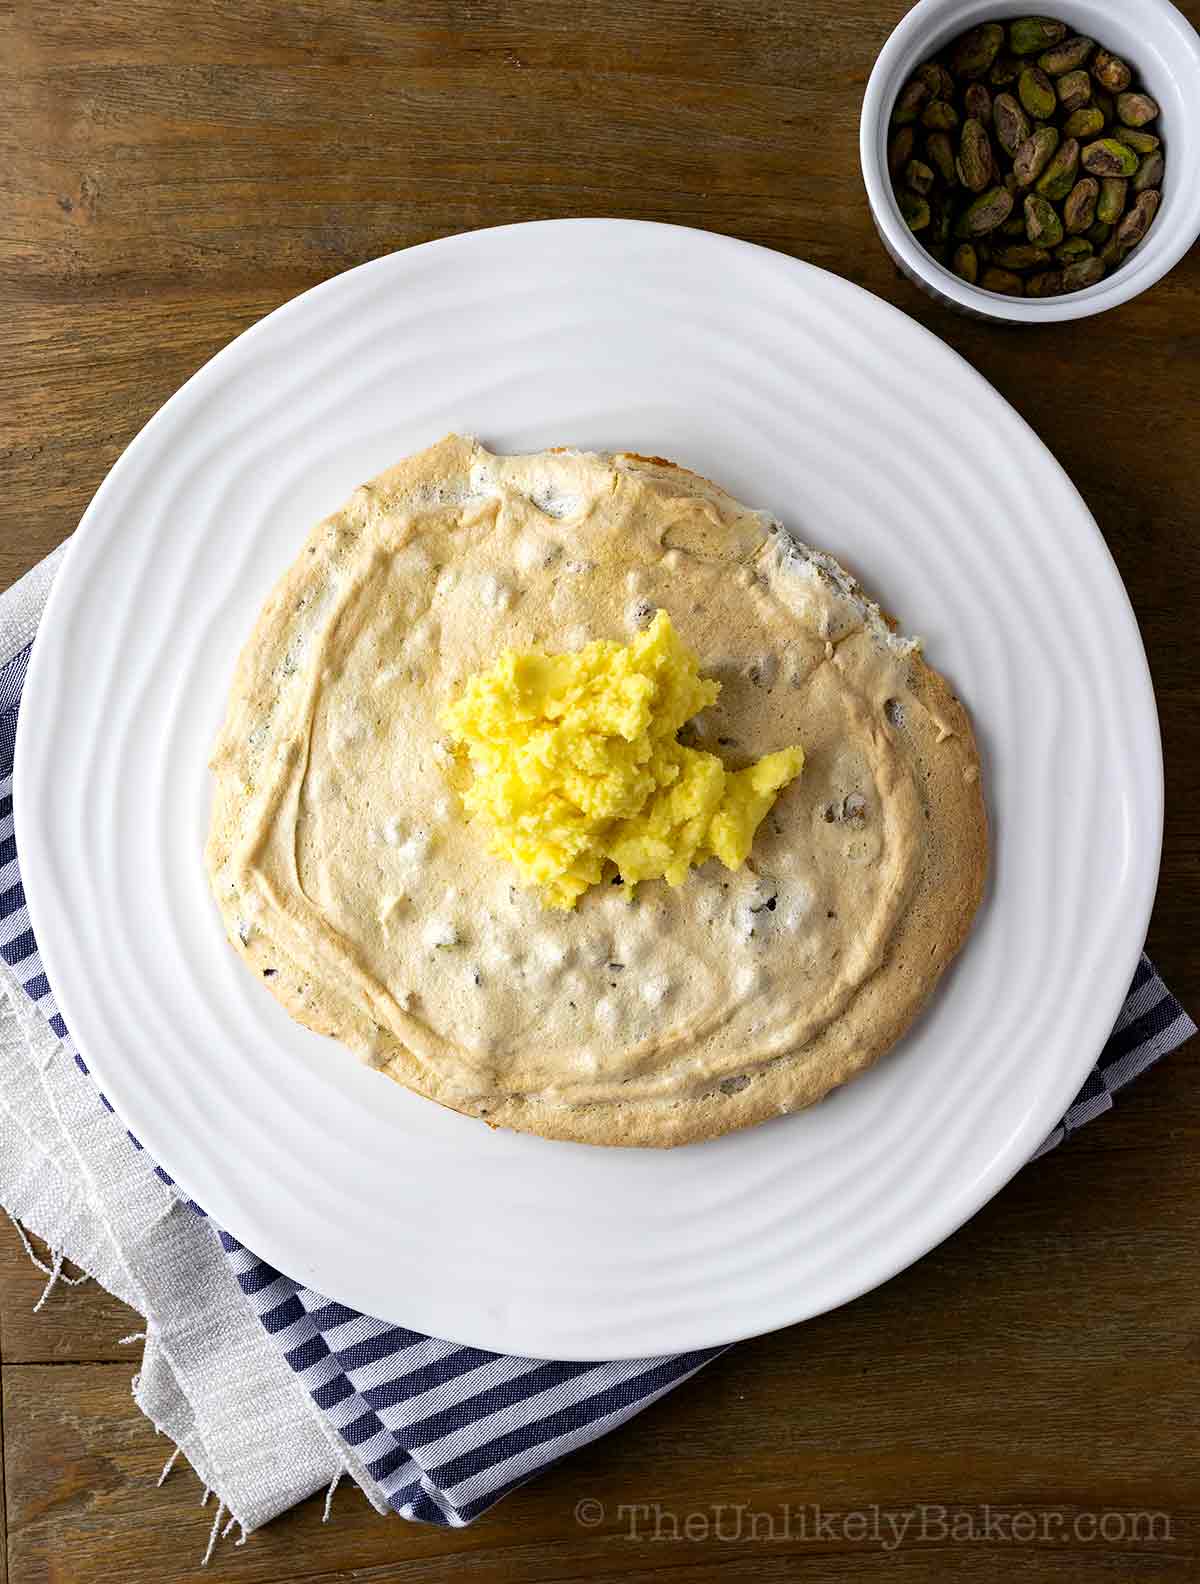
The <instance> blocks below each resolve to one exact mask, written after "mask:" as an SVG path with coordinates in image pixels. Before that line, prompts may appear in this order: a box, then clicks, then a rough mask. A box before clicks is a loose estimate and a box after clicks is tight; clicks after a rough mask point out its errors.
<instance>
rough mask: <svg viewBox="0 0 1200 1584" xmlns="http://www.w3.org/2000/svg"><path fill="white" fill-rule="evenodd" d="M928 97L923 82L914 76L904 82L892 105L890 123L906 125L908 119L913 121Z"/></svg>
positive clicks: (927, 90) (927, 91)
mask: <svg viewBox="0 0 1200 1584" xmlns="http://www.w3.org/2000/svg"><path fill="white" fill-rule="evenodd" d="M928 98H929V89H928V88H926V86H925V84H924V83H923V82H921V81H919V80H918V79H917V78H916V77H914V78H913V79H912V81H911V82H906V83H905V85H904V87H903V88H901V90H900V94H899V97H898V98H897V100H896V103H895V104H894V105H893V106H892V125H893V126H907V125H908V123H909V122H910V121H915V120H916V119H917V117H918V116H919V115H920V113H921V110H922V108H923V106H924V105H925V102H926V100H927V99H928Z"/></svg>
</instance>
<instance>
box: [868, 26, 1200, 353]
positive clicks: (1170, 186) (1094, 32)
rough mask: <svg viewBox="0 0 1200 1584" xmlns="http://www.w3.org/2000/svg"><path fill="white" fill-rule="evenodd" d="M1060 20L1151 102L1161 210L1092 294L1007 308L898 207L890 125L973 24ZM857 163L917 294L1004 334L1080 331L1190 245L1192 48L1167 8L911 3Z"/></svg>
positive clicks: (1197, 193) (1196, 115)
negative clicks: (1160, 166) (1055, 326)
mask: <svg viewBox="0 0 1200 1584" xmlns="http://www.w3.org/2000/svg"><path fill="white" fill-rule="evenodd" d="M1031 14H1033V15H1043V16H1055V17H1060V18H1061V19H1062V20H1063V21H1064V22H1065V23H1067V25H1068V27H1070V28H1071V29H1072V31H1074V32H1076V33H1084V34H1086V35H1087V36H1088V37H1089V38H1094V39H1096V40H1098V42H1099V43H1100V44H1101V45H1103V47H1104V48H1105V49H1110V50H1112V51H1113V52H1114V53H1115V54H1117V55H1120V56H1121V57H1122V58H1123V59H1124V60H1127V61H1128V62H1129V64H1130V65H1131V66H1132V67H1133V70H1134V75H1135V78H1136V79H1137V80H1138V81H1139V82H1140V84H1141V86H1143V87H1144V88H1145V89H1146V91H1147V92H1148V93H1150V94H1152V95H1153V96H1154V98H1155V99H1157V100H1158V102H1159V104H1160V106H1161V107H1162V115H1161V118H1160V121H1159V123H1157V124H1156V126H1155V128H1154V130H1155V131H1160V130H1161V134H1162V139H1163V145H1164V152H1165V154H1166V157H1167V163H1166V173H1165V179H1164V182H1163V195H1162V206H1161V208H1160V209H1159V211H1158V215H1157V217H1156V219H1155V221H1154V224H1153V225H1152V226H1151V227H1150V230H1149V232H1148V233H1147V235H1146V239H1145V241H1144V242H1142V243H1141V244H1140V246H1138V247H1137V248H1135V249H1134V251H1133V252H1132V253H1131V254H1130V255H1129V257H1128V258H1127V259H1126V260H1125V261H1124V263H1123V264H1122V265H1121V266H1120V268H1119V269H1116V270H1114V271H1113V273H1112V274H1111V275H1108V276H1106V277H1105V278H1104V279H1103V280H1102V281H1099V282H1098V283H1097V284H1096V285H1095V286H1089V287H1087V288H1086V289H1085V290H1084V291H1079V292H1073V293H1071V294H1070V295H1069V296H1063V297H1042V298H1038V299H1031V298H1024V297H1007V296H1002V295H1001V294H999V293H997V292H987V291H983V290H981V289H980V288H979V287H977V286H969V285H968V284H967V283H966V281H963V280H960V279H959V278H958V276H957V275H955V274H954V273H953V272H952V271H951V270H948V269H946V268H945V267H944V266H943V265H941V264H939V263H938V262H937V260H936V259H935V258H933V257H932V255H931V254H929V253H927V252H926V251H925V249H924V248H923V247H922V246H921V244H920V242H919V241H918V240H917V239H916V237H915V236H914V235H913V233H912V232H911V231H910V230H909V229H908V227H907V225H905V223H904V221H903V219H902V218H901V215H900V211H899V209H898V208H897V206H896V200H895V196H894V195H893V192H892V184H891V179H890V177H889V175H888V168H887V144H888V123H889V119H890V117H891V112H892V105H893V104H894V103H895V99H896V95H897V94H898V93H899V91H900V89H901V88H902V87H903V86H904V84H905V83H906V82H907V81H908V79H909V77H910V76H911V75H912V72H913V69H914V68H915V67H917V66H919V65H920V64H921V62H922V61H925V60H928V59H929V58H930V57H931V56H933V55H936V54H937V52H938V51H939V50H940V49H942V48H943V47H944V46H945V45H946V44H948V43H949V42H950V40H951V39H953V38H956V37H957V36H958V34H960V33H963V32H965V31H966V30H967V29H968V28H971V27H975V26H976V25H977V24H978V23H980V22H988V21H1002V20H1003V19H1005V18H1006V17H1014V16H1028V15H1031ZM859 154H860V157H861V160H862V171H863V179H864V181H865V182H866V185H867V199H868V201H869V203H870V205H871V216H872V218H873V220H874V221H875V228H876V230H877V231H878V232H879V235H880V239H881V240H882V242H883V245H884V247H885V248H886V249H887V250H888V252H889V253H890V254H891V256H892V258H893V260H894V261H895V262H896V264H898V265H899V267H900V268H901V269H902V270H903V271H904V272H905V274H906V275H908V276H910V277H911V278H912V279H913V280H914V281H916V283H917V284H918V285H919V286H922V287H924V288H925V290H926V291H927V292H929V293H930V295H931V296H933V297H936V298H937V299H938V300H939V301H940V302H944V303H946V304H947V305H949V306H950V307H953V308H957V309H959V310H961V311H962V312H965V313H969V314H975V315H978V316H979V317H982V318H985V319H998V320H1003V321H1004V322H1006V323H1008V324H1039V323H1046V322H1047V321H1050V320H1057V319H1082V318H1085V317H1086V316H1087V315H1089V314H1096V313H1103V312H1104V310H1105V309H1106V308H1114V307H1116V305H1117V304H1118V303H1123V302H1127V301H1128V300H1129V298H1131V297H1136V296H1137V294H1138V293H1139V292H1143V291H1145V290H1146V288H1147V287H1148V286H1153V284H1154V282H1155V281H1157V280H1159V279H1161V277H1162V276H1164V275H1165V274H1166V273H1167V271H1168V270H1169V269H1171V268H1172V266H1173V265H1175V264H1177V263H1178V262H1179V260H1180V259H1181V258H1182V257H1183V255H1184V254H1185V253H1186V252H1187V250H1188V248H1190V247H1191V245H1192V244H1193V242H1195V240H1196V238H1197V236H1200V36H1197V34H1196V30H1195V29H1194V28H1193V27H1192V26H1191V24H1190V23H1189V22H1188V20H1187V18H1186V17H1184V16H1183V15H1182V13H1181V12H1180V11H1178V10H1177V9H1176V8H1175V6H1173V5H1171V4H1170V0H1061V3H1058V0H1046V3H1039V4H1030V3H1029V0H917V4H916V5H914V6H913V8H912V10H911V11H910V12H909V13H908V15H907V16H906V17H905V18H904V20H903V21H902V22H901V23H900V25H899V26H898V27H897V28H896V29H895V31H894V32H893V33H892V35H891V37H890V38H889V39H888V41H887V43H886V44H885V45H884V46H883V49H882V50H881V51H880V53H879V59H878V60H877V61H876V62H875V69H874V70H873V71H872V73H871V78H870V81H869V82H868V83H867V91H866V95H865V96H864V98H863V108H862V122H861V125H860V128H859Z"/></svg>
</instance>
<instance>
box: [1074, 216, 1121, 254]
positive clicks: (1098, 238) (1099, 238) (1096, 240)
mask: <svg viewBox="0 0 1200 1584" xmlns="http://www.w3.org/2000/svg"><path fill="white" fill-rule="evenodd" d="M1083 234H1084V237H1085V238H1086V240H1087V241H1089V242H1090V243H1091V244H1092V246H1093V248H1102V247H1103V246H1104V244H1105V243H1106V242H1107V241H1108V239H1109V237H1110V236H1112V226H1111V225H1109V224H1108V222H1107V221H1106V220H1093V221H1092V223H1091V225H1090V226H1088V228H1087V230H1086V231H1085V232H1084V233H1083ZM1075 240H1076V241H1078V238H1076V239H1075Z"/></svg>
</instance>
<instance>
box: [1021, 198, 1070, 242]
mask: <svg viewBox="0 0 1200 1584" xmlns="http://www.w3.org/2000/svg"><path fill="white" fill-rule="evenodd" d="M1025 235H1026V236H1027V237H1028V238H1029V240H1030V241H1031V242H1032V243H1033V245H1034V246H1035V247H1044V248H1054V247H1057V246H1058V244H1059V243H1060V242H1061V241H1062V239H1063V227H1062V221H1061V220H1060V219H1059V218H1058V213H1057V211H1056V210H1055V209H1054V207H1053V205H1051V204H1050V203H1049V201H1048V200H1047V199H1045V198H1043V197H1042V195H1041V194H1040V193H1026V195H1025Z"/></svg>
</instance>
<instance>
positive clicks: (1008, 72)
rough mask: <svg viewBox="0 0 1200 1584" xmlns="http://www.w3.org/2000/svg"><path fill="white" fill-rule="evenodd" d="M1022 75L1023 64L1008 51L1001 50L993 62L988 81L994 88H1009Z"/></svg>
mask: <svg viewBox="0 0 1200 1584" xmlns="http://www.w3.org/2000/svg"><path fill="white" fill-rule="evenodd" d="M1020 75H1021V62H1020V61H1019V60H1018V59H1017V57H1016V56H1015V55H1010V54H1009V53H1008V52H1007V51H1006V50H1001V51H1000V53H999V55H997V56H996V59H995V60H994V61H993V62H992V67H991V70H990V71H989V72H988V74H987V80H988V82H990V83H991V85H992V87H993V88H1007V87H1008V86H1009V84H1010V83H1015V82H1016V80H1017V78H1018V77H1019V76H1020Z"/></svg>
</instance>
